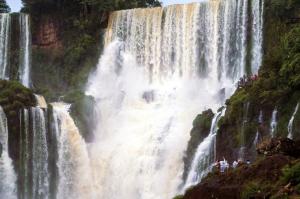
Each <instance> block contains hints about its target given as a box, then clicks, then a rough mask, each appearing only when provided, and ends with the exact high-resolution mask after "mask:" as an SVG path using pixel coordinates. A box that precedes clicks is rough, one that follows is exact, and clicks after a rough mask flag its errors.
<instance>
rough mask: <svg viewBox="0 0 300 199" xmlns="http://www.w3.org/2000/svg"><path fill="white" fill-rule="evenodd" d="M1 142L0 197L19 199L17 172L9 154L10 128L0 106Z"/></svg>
mask: <svg viewBox="0 0 300 199" xmlns="http://www.w3.org/2000/svg"><path fill="white" fill-rule="evenodd" d="M0 144H1V146H2V154H1V156H0V198H3V199H17V194H16V191H17V190H16V174H15V171H14V168H13V165H12V160H11V159H10V157H9V155H8V129H7V119H6V116H5V113H4V111H3V109H2V107H1V106H0Z"/></svg>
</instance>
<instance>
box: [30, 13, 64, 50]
mask: <svg viewBox="0 0 300 199" xmlns="http://www.w3.org/2000/svg"><path fill="white" fill-rule="evenodd" d="M59 27H60V24H59V20H57V19H55V18H52V17H51V16H47V15H46V16H42V18H41V19H40V21H39V23H38V26H37V27H36V33H35V34H34V35H33V36H34V37H33V44H34V45H37V46H39V47H42V48H55V49H58V48H61V47H62V43H61V40H60V39H59V32H60V28H59Z"/></svg>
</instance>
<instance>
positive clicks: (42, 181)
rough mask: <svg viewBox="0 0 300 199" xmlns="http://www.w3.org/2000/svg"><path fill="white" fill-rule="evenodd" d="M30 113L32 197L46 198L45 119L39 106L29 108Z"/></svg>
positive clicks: (47, 182)
mask: <svg viewBox="0 0 300 199" xmlns="http://www.w3.org/2000/svg"><path fill="white" fill-rule="evenodd" d="M31 114H32V137H33V141H32V197H31V198H32V199H39V198H43V199H48V197H49V171H48V156H49V154H48V146H47V137H46V120H45V115H44V111H43V110H42V109H41V108H39V107H33V108H31Z"/></svg>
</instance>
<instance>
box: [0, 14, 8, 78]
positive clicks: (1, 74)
mask: <svg viewBox="0 0 300 199" xmlns="http://www.w3.org/2000/svg"><path fill="white" fill-rule="evenodd" d="M10 23H11V22H10V14H0V79H9V74H8V72H9V71H8V59H9V58H8V55H9V36H10V34H9V33H10Z"/></svg>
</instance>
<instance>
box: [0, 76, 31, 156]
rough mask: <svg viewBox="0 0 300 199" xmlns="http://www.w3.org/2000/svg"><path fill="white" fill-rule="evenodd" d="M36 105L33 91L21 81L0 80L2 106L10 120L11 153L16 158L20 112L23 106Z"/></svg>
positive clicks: (17, 153)
mask: <svg viewBox="0 0 300 199" xmlns="http://www.w3.org/2000/svg"><path fill="white" fill-rule="evenodd" d="M35 105H36V99H35V97H34V95H33V93H32V91H31V90H30V89H28V88H25V87H24V86H22V85H21V84H20V83H19V82H15V81H6V80H0V106H1V107H2V108H3V110H4V112H5V114H6V117H7V121H8V132H9V136H8V142H9V154H10V157H11V158H12V159H14V160H17V159H18V156H19V152H20V151H19V148H18V146H20V145H19V141H20V139H19V138H20V121H19V112H20V110H22V109H23V108H29V107H32V106H35Z"/></svg>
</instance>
